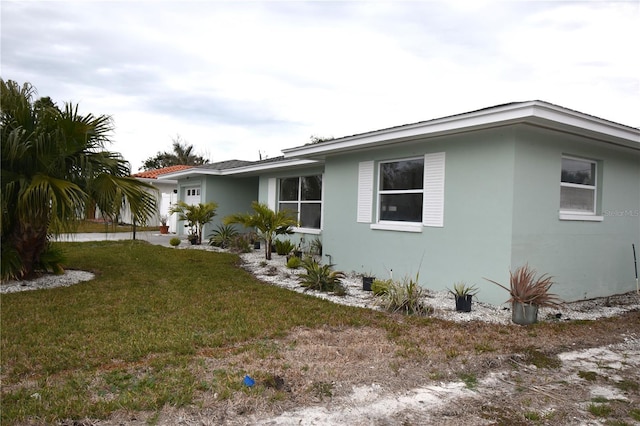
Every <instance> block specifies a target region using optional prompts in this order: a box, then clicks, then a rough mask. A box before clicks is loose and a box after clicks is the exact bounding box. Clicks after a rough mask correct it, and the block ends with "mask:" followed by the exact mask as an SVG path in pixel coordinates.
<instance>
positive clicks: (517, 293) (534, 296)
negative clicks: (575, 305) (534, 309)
mask: <svg viewBox="0 0 640 426" xmlns="http://www.w3.org/2000/svg"><path fill="white" fill-rule="evenodd" d="M536 274H537V272H536V271H535V269H532V268H530V267H529V265H528V264H526V265H523V266H520V267H518V268H517V269H516V270H515V271H509V287H506V286H504V285H502V284H500V283H498V282H496V281H494V280H490V279H488V278H485V279H486V280H487V281H489V282H491V283H493V284H495V285H497V286H500V287H502V288H503V289H505V290H506V291H508V292H509V295H510V297H509V300H507V302H509V303H513V302H516V303H521V304H523V305H535V306H538V307H540V308H555V307H561V306H562V305H564V301H563V300H562V299H561V298H559V297H558V296H557V295H556V294H553V293H550V290H551V286H552V285H553V284H554V281H553V277H551V276H550V275H548V274H542V275H540V276H536Z"/></svg>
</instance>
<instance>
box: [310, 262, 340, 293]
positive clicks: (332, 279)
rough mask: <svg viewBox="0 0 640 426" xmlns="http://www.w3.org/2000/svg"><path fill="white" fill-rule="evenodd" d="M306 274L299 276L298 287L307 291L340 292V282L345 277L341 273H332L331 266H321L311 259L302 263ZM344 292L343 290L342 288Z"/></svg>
mask: <svg viewBox="0 0 640 426" xmlns="http://www.w3.org/2000/svg"><path fill="white" fill-rule="evenodd" d="M302 266H303V267H304V269H305V270H306V273H304V274H301V275H300V278H301V280H302V282H301V283H300V285H301V286H302V287H305V288H306V289H308V290H318V291H336V290H338V291H340V288H342V286H341V280H342V279H343V278H344V277H345V275H344V273H343V272H341V271H334V270H333V268H332V265H321V264H320V263H319V262H318V261H317V260H315V259H314V258H312V257H307V258H306V259H304V260H303V261H302ZM342 290H344V288H342Z"/></svg>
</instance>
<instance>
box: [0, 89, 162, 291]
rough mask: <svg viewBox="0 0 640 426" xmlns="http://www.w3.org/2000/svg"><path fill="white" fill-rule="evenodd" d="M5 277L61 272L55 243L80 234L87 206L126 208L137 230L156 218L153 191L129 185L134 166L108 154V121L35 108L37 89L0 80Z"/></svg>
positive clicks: (106, 210)
mask: <svg viewBox="0 0 640 426" xmlns="http://www.w3.org/2000/svg"><path fill="white" fill-rule="evenodd" d="M0 89H1V93H0V106H1V113H0V137H1V144H2V145H1V154H2V159H1V163H2V183H1V185H2V192H1V194H0V224H1V228H2V237H1V238H2V248H1V254H2V260H1V263H2V278H3V279H8V278H19V279H25V278H32V277H34V276H35V275H36V273H37V272H39V271H41V270H47V271H54V272H61V271H62V269H61V266H60V263H61V261H62V258H61V256H60V255H59V254H58V253H56V252H55V251H54V250H52V248H51V245H50V243H49V242H50V237H51V236H52V235H58V234H60V233H62V232H68V231H70V230H73V229H74V228H75V225H77V223H78V221H79V220H80V219H82V218H83V215H84V213H85V208H86V206H87V205H88V204H90V203H95V205H96V206H97V207H98V208H99V209H100V210H101V211H102V213H103V214H104V215H105V216H106V217H110V218H115V217H116V216H117V215H118V214H119V213H120V210H121V209H122V208H123V206H125V205H126V204H128V205H129V208H130V209H131V213H132V215H133V217H134V218H135V220H136V221H137V223H140V224H144V223H146V221H147V220H148V219H149V218H151V217H152V216H153V215H154V214H155V212H156V197H155V196H154V194H152V193H151V192H149V191H150V190H151V191H154V190H155V188H154V187H152V186H150V185H147V184H144V183H142V182H140V181H138V180H137V179H135V178H131V177H129V176H130V169H129V163H127V162H126V161H125V160H124V159H123V158H122V157H121V155H120V154H119V153H114V152H110V151H107V150H106V149H105V146H106V144H107V143H110V142H111V140H110V139H109V135H110V133H111V132H112V131H113V124H112V120H111V118H110V117H109V116H106V115H101V116H99V117H95V116H93V115H92V114H88V115H80V114H79V113H78V106H77V105H73V104H71V103H66V104H65V106H64V108H63V109H60V108H58V107H57V106H56V105H55V104H54V103H53V101H52V100H51V99H50V98H48V97H45V98H41V99H38V100H36V101H35V102H34V97H35V95H36V90H35V88H34V87H33V86H32V85H31V84H29V83H25V84H24V85H22V86H19V85H18V83H16V82H15V81H12V80H8V81H6V82H5V81H4V80H2V79H0Z"/></svg>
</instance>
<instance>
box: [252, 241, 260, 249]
mask: <svg viewBox="0 0 640 426" xmlns="http://www.w3.org/2000/svg"><path fill="white" fill-rule="evenodd" d="M253 249H254V250H260V241H256V242H254V243H253Z"/></svg>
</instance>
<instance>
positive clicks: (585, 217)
mask: <svg viewBox="0 0 640 426" xmlns="http://www.w3.org/2000/svg"><path fill="white" fill-rule="evenodd" d="M560 220H580V221H584V222H602V221H603V220H604V216H596V215H592V214H576V213H562V212H560Z"/></svg>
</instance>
